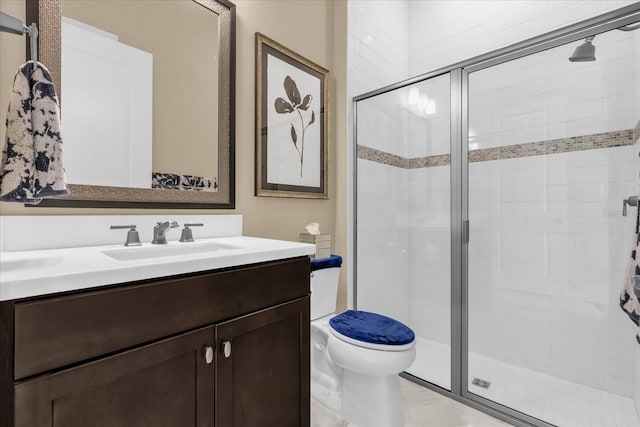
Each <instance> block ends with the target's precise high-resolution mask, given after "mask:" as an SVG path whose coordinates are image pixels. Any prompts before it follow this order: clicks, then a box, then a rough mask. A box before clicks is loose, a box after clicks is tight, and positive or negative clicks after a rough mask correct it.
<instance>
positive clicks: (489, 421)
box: [311, 378, 510, 427]
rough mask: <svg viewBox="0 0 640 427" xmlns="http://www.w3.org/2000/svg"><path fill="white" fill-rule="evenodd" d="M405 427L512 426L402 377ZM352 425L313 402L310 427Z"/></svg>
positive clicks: (343, 426)
mask: <svg viewBox="0 0 640 427" xmlns="http://www.w3.org/2000/svg"><path fill="white" fill-rule="evenodd" d="M400 385H401V389H402V400H403V402H404V418H405V424H404V427H427V426H428V427H497V426H509V425H510V424H507V423H504V422H502V421H500V420H497V419H495V418H493V417H491V416H489V415H487V414H484V413H482V412H480V411H476V410H475V409H473V408H470V407H468V406H466V405H463V404H461V403H459V402H456V401H455V400H453V399H449V398H448V397H445V396H443V395H441V394H439V393H436V392H433V391H431V390H429V389H427V388H424V387H422V386H419V385H417V384H415V383H412V382H411V381H407V380H405V379H404V378H400ZM349 426H350V425H349V422H348V421H345V420H343V419H342V418H340V417H338V416H337V415H335V414H333V413H332V412H331V411H329V410H328V409H326V408H324V407H323V406H322V405H320V404H318V403H316V402H314V401H311V427H349Z"/></svg>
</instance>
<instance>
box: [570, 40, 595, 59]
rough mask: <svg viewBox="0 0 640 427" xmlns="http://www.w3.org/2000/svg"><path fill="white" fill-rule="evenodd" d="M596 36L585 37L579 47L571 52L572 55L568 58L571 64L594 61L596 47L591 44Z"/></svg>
mask: <svg viewBox="0 0 640 427" xmlns="http://www.w3.org/2000/svg"><path fill="white" fill-rule="evenodd" d="M595 37H596V36H590V37H587V38H586V39H585V40H584V43H582V44H581V45H580V46H578V47H577V48H576V50H574V51H573V55H571V56H570V57H569V61H571V62H586V61H595V60H596V47H595V46H594V45H592V44H591V42H592V41H593V39H594V38H595Z"/></svg>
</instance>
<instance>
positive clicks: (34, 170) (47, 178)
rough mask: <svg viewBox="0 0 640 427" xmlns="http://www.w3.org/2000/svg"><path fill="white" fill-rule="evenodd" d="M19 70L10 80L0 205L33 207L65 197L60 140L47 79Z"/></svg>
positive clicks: (42, 73) (40, 71)
mask: <svg viewBox="0 0 640 427" xmlns="http://www.w3.org/2000/svg"><path fill="white" fill-rule="evenodd" d="M33 68H34V67H33V63H32V62H27V63H26V64H24V65H22V66H21V67H20V68H19V69H18V72H17V73H16V76H15V78H14V80H13V91H12V93H11V100H10V102H9V111H8V113H7V123H6V124H7V139H6V144H5V145H4V146H3V148H2V159H1V161H0V200H3V201H10V202H20V203H31V204H36V203H39V202H40V201H41V200H42V198H44V197H55V196H60V195H64V194H68V193H69V188H68V187H67V183H66V178H65V173H64V166H63V162H62V159H63V156H62V137H61V136H60V107H59V105H58V97H57V96H56V91H55V87H54V85H53V81H52V79H51V74H50V73H49V70H47V69H46V68H45V67H44V65H42V64H40V63H38V67H37V68H36V69H35V71H34V69H33Z"/></svg>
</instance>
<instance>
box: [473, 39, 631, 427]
mask: <svg viewBox="0 0 640 427" xmlns="http://www.w3.org/2000/svg"><path fill="white" fill-rule="evenodd" d="M582 44H583V41H582V40H580V41H578V42H574V43H571V44H568V45H562V46H559V47H555V48H553V49H549V50H546V51H543V52H539V53H536V54H533V55H529V56H526V57H523V58H519V59H515V60H512V61H509V62H504V63H501V64H499V65H495V66H491V67H488V68H483V69H479V70H478V71H474V72H471V73H469V74H468V92H469V98H468V102H469V103H468V114H469V116H468V152H469V154H468V162H469V163H468V176H469V181H468V206H469V211H468V215H469V222H470V240H469V245H468V287H467V289H468V322H467V323H468V354H467V355H466V359H467V370H468V384H467V391H466V396H468V397H471V398H472V399H475V400H484V399H486V400H488V401H492V402H495V403H497V404H499V405H502V406H504V407H507V408H511V409H513V410H515V411H518V412H520V413H522V414H528V415H529V416H531V417H534V418H536V419H539V420H542V421H544V422H547V423H550V424H555V425H558V426H576V427H577V426H580V427H589V426H600V427H601V426H616V425H618V426H628V427H631V426H640V422H639V421H638V417H637V414H636V411H635V409H634V405H633V402H632V400H631V397H632V395H633V375H634V374H633V373H634V369H638V366H634V365H637V363H638V362H637V360H638V359H637V354H639V353H637V349H636V347H637V343H636V342H635V341H634V332H633V329H634V328H633V324H632V323H631V322H629V321H628V319H626V318H625V315H624V313H622V312H621V310H620V308H619V306H618V301H619V300H618V298H619V292H620V289H621V287H622V282H623V276H624V268H625V265H626V262H627V259H628V256H629V247H630V241H631V236H632V230H633V226H634V221H633V219H634V216H635V210H631V214H629V215H628V216H626V217H625V216H623V215H622V206H621V204H622V200H623V199H626V198H627V197H629V196H630V195H634V194H637V185H636V180H637V179H638V172H639V170H640V163H639V162H638V144H637V139H638V132H637V129H638V128H639V127H638V126H639V125H640V122H639V120H640V31H635V32H622V31H618V30H613V31H609V32H606V33H602V34H598V35H597V36H596V37H595V40H593V44H594V45H596V46H597V51H596V54H595V57H596V58H595V60H590V61H588V62H580V61H579V60H580V59H582V60H585V59H587V58H576V57H574V58H573V59H574V60H576V59H577V60H578V61H576V62H574V61H570V60H569V57H570V56H571V55H572V52H574V49H575V48H576V47H578V46H580V45H582ZM582 52H584V50H583V51H582ZM578 53H580V52H578ZM589 59H590V58H589ZM634 128H635V129H636V131H635V132H634Z"/></svg>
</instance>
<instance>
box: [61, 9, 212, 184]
mask: <svg viewBox="0 0 640 427" xmlns="http://www.w3.org/2000/svg"><path fill="white" fill-rule="evenodd" d="M178 28H179V29H184V30H183V31H171V30H170V29H178ZM217 45H218V16H217V15H216V14H215V13H212V12H211V10H209V9H207V8H205V7H202V5H200V4H198V3H196V2H193V1H184V0H146V1H130V0H114V1H108V2H105V1H95V0H63V2H62V93H61V99H62V109H63V111H64V116H63V126H64V129H65V153H66V171H67V177H68V179H69V182H70V183H73V184H86V185H106V186H117V187H141V188H151V187H152V186H153V187H157V188H173V189H189V190H204V191H215V190H216V189H217V180H216V173H217V130H218V129H217V92H218V85H217V83H218V80H217V69H218V52H217ZM185 47H188V48H185ZM196 76H201V77H200V78H197V77H196ZM98 153H99V159H100V161H99V162H96V161H95V160H94V159H95V158H96V154H98ZM152 177H153V181H152ZM180 177H182V179H180Z"/></svg>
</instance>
